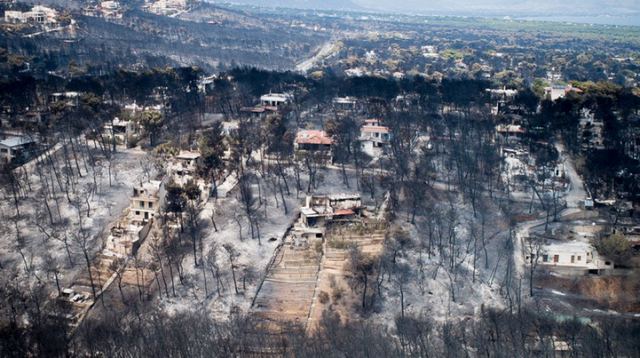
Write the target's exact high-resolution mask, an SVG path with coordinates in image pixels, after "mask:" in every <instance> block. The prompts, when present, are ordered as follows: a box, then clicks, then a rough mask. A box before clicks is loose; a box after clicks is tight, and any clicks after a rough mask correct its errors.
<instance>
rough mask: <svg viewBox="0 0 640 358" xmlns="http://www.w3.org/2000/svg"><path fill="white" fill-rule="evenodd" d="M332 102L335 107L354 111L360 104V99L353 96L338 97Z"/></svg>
mask: <svg viewBox="0 0 640 358" xmlns="http://www.w3.org/2000/svg"><path fill="white" fill-rule="evenodd" d="M332 102H333V105H334V106H335V108H336V109H337V110H340V111H353V110H355V109H356V108H357V105H358V100H357V99H355V98H353V97H336V98H334V99H333V101H332Z"/></svg>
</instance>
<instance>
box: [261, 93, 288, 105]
mask: <svg viewBox="0 0 640 358" xmlns="http://www.w3.org/2000/svg"><path fill="white" fill-rule="evenodd" d="M292 99H293V98H292V96H291V95H290V94H287V93H269V94H265V95H263V96H261V97H260V105H262V106H263V107H273V108H280V107H282V106H285V105H287V104H289V103H291V100H292Z"/></svg>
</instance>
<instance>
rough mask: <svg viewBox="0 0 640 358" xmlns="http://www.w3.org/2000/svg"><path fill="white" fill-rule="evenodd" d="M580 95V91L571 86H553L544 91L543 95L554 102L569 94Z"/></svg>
mask: <svg viewBox="0 0 640 358" xmlns="http://www.w3.org/2000/svg"><path fill="white" fill-rule="evenodd" d="M571 92H573V93H582V90H581V89H579V88H576V87H573V86H572V85H566V86H565V85H559V84H554V85H552V86H549V87H546V88H545V89H544V95H545V97H546V98H547V99H548V100H551V101H556V100H558V99H560V98H564V97H565V96H566V95H567V94H569V93H571Z"/></svg>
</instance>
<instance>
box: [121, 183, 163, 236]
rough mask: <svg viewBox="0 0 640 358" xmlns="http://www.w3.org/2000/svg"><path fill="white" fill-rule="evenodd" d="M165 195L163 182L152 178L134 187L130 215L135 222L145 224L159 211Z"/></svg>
mask: <svg viewBox="0 0 640 358" xmlns="http://www.w3.org/2000/svg"><path fill="white" fill-rule="evenodd" d="M162 197H163V192H162V182H160V181H156V180H152V181H149V182H147V183H144V184H142V185H141V186H136V187H134V188H133V196H132V197H131V205H130V206H129V210H130V211H129V216H130V219H131V222H132V223H134V224H139V225H144V224H145V223H147V222H148V221H149V220H151V219H153V218H154V216H155V215H156V214H157V213H158V211H159V209H160V205H161V199H162Z"/></svg>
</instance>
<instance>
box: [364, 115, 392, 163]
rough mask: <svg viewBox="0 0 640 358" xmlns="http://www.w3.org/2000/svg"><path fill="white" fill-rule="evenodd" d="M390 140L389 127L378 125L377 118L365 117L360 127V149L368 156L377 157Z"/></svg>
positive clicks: (382, 152)
mask: <svg viewBox="0 0 640 358" xmlns="http://www.w3.org/2000/svg"><path fill="white" fill-rule="evenodd" d="M390 140H391V132H390V130H389V127H385V126H382V125H380V121H379V120H377V119H367V120H366V121H365V122H364V125H363V126H362V128H361V129H360V142H361V145H362V151H363V152H365V153H366V154H367V155H369V156H370V157H374V158H378V157H380V156H381V155H383V154H384V150H385V148H386V147H387V146H388V145H389V141H390Z"/></svg>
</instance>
